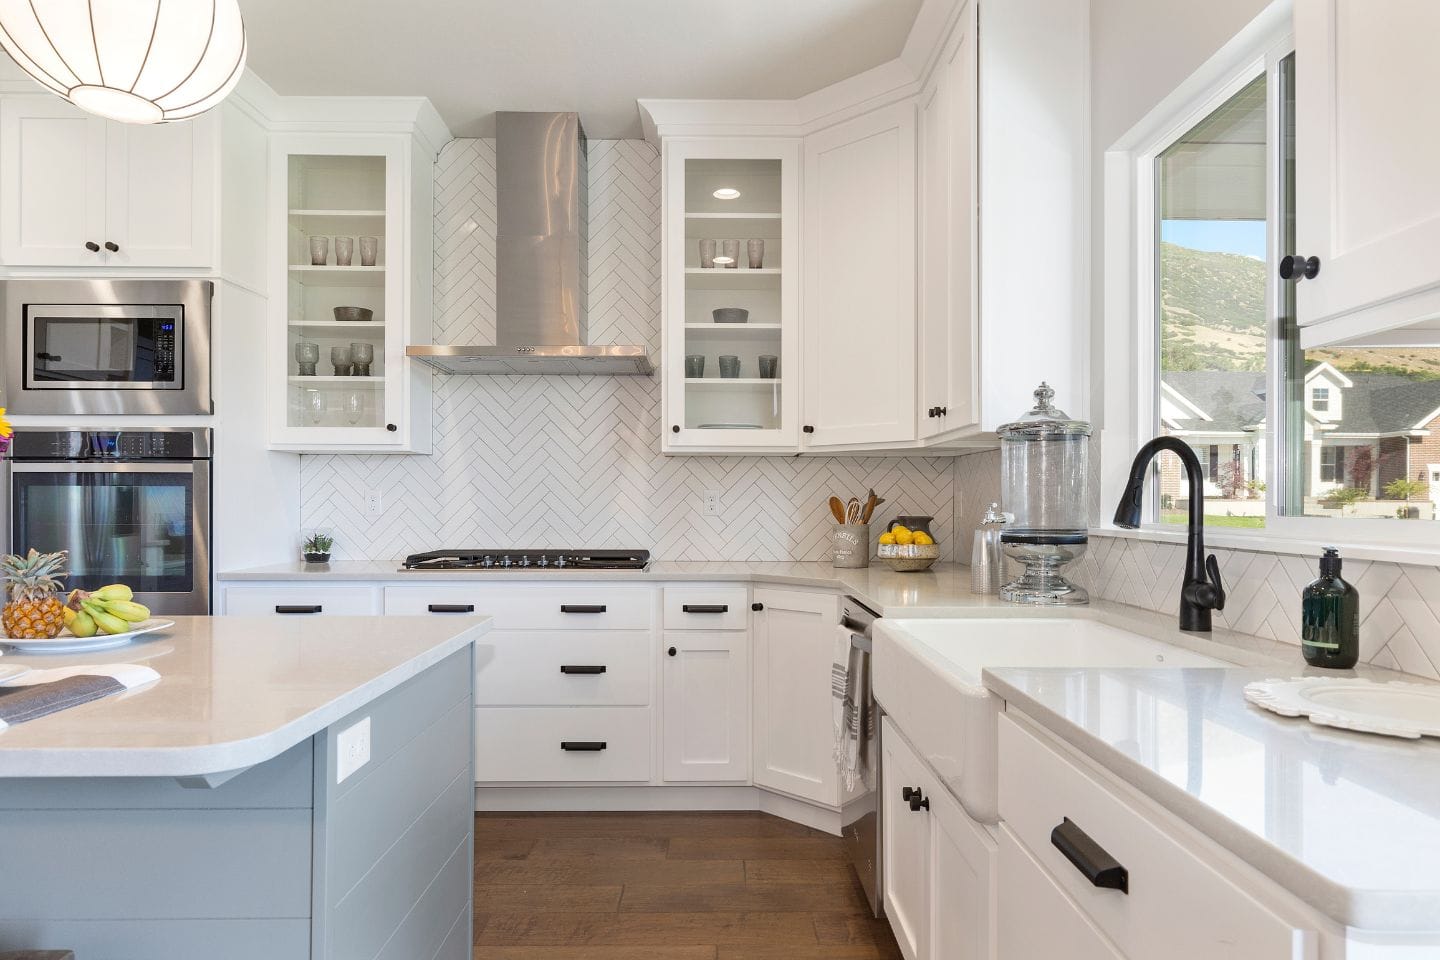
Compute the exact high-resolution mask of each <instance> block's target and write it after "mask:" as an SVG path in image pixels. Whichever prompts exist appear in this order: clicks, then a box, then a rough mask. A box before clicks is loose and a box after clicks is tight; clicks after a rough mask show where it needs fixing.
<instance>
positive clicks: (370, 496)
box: [365, 490, 385, 520]
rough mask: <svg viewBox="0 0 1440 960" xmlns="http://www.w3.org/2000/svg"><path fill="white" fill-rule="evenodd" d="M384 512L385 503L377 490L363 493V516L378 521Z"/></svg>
mask: <svg viewBox="0 0 1440 960" xmlns="http://www.w3.org/2000/svg"><path fill="white" fill-rule="evenodd" d="M384 512H385V501H384V499H383V498H382V497H381V495H380V491H379V490H366V491H365V516H367V517H369V518H370V519H371V520H379V519H380V515H381V514H382V513H384Z"/></svg>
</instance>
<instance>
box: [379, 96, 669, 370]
mask: <svg viewBox="0 0 1440 960" xmlns="http://www.w3.org/2000/svg"><path fill="white" fill-rule="evenodd" d="M495 119H496V129H495V173H496V181H497V192H498V197H497V205H496V213H497V223H496V235H495V308H496V315H495V340H496V345H495V346H493V347H491V346H451V345H442V344H422V345H416V346H409V347H406V348H405V354H406V356H411V357H416V358H418V359H420V360H423V361H425V362H426V363H428V364H430V365H431V366H433V367H437V368H439V369H440V370H444V371H445V372H446V373H466V374H491V375H496V374H505V375H513V374H569V375H573V374H608V375H629V376H636V375H639V376H648V375H650V374H651V373H653V372H654V368H653V367H652V366H651V364H650V355H649V352H648V351H647V350H646V348H645V347H644V346H642V345H635V344H616V345H605V346H591V345H590V344H589V343H588V342H587V340H588V334H589V327H588V324H587V318H586V291H585V288H586V280H587V276H588V270H587V262H586V240H587V234H588V227H587V224H586V220H587V216H588V204H587V202H586V199H587V198H586V193H587V189H588V187H587V180H588V172H589V171H588V168H587V165H586V143H585V131H584V130H583V129H582V128H581V126H580V116H579V114H576V113H516V112H501V113H497V114H496V115H495Z"/></svg>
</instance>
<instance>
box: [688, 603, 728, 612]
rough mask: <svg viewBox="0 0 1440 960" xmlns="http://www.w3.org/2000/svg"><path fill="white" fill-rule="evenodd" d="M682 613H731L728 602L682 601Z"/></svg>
mask: <svg viewBox="0 0 1440 960" xmlns="http://www.w3.org/2000/svg"><path fill="white" fill-rule="evenodd" d="M680 612H681V613H729V612H730V604H728V603H682V604H680Z"/></svg>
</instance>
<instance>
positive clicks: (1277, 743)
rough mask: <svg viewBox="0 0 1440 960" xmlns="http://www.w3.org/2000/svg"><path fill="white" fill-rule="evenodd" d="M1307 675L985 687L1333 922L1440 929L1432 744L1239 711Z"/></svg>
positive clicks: (1023, 680)
mask: <svg viewBox="0 0 1440 960" xmlns="http://www.w3.org/2000/svg"><path fill="white" fill-rule="evenodd" d="M1296 656H1297V657H1298V654H1297V655H1296ZM1304 673H1305V670H1304V664H1303V663H1298V662H1297V663H1296V665H1295V668H1294V669H1293V670H1291V671H1289V672H1285V671H1279V672H1277V671H1276V670H1274V669H1269V670H1266V669H1254V668H1233V669H1215V668H1209V669H1202V668H1196V669H1186V670H1134V669H1129V670H1122V669H1087V670H1059V669H1053V668H1051V669H1031V668H1026V669H994V670H986V671H985V672H984V678H985V682H986V685H987V686H988V687H989V688H990V689H991V690H992V691H994V692H995V693H996V694H998V695H999V696H1001V697H1003V698H1004V699H1005V700H1006V702H1007V704H1009V705H1010V706H1011V707H1012V708H1015V709H1018V710H1020V711H1021V712H1022V713H1024V714H1025V715H1026V716H1028V717H1030V718H1031V719H1033V720H1034V721H1035V722H1036V723H1038V724H1039V725H1040V726H1042V727H1043V728H1045V729H1047V730H1048V731H1050V732H1051V733H1053V734H1054V735H1055V736H1057V737H1058V738H1060V739H1062V740H1064V741H1067V742H1068V743H1070V744H1071V745H1073V746H1075V747H1076V748H1078V749H1079V750H1080V751H1081V752H1083V753H1085V754H1087V755H1088V756H1089V757H1091V758H1092V759H1093V760H1095V761H1096V762H1097V763H1099V764H1100V765H1101V766H1102V767H1105V768H1106V769H1108V770H1109V771H1110V772H1111V773H1113V774H1115V775H1116V776H1118V777H1120V778H1121V779H1122V780H1124V781H1126V782H1128V783H1129V784H1131V785H1132V786H1133V787H1135V788H1136V789H1137V790H1139V791H1140V792H1141V793H1143V794H1145V795H1146V796H1148V797H1150V798H1151V799H1153V800H1154V801H1156V802H1157V803H1159V804H1160V805H1161V806H1163V807H1165V808H1166V809H1168V810H1169V811H1170V812H1172V813H1174V814H1175V815H1176V816H1178V817H1180V818H1181V819H1183V820H1185V821H1186V822H1188V823H1190V824H1191V825H1192V826H1194V827H1195V828H1197V829H1198V830H1200V831H1201V832H1202V833H1204V834H1206V835H1207V836H1209V837H1210V838H1211V839H1213V840H1214V841H1216V842H1217V843H1219V844H1220V845H1221V846H1222V847H1225V848H1227V849H1228V850H1230V851H1231V852H1232V853H1234V854H1235V855H1236V856H1238V857H1240V858H1241V859H1242V860H1244V861H1246V862H1247V863H1249V864H1251V865H1252V866H1253V867H1255V868H1256V869H1258V870H1259V871H1261V872H1262V873H1263V874H1265V875H1266V876H1268V877H1270V878H1271V879H1272V880H1274V881H1275V882H1276V883H1278V884H1279V885H1280V886H1282V887H1284V888H1286V889H1288V890H1290V891H1291V892H1292V893H1294V894H1295V895H1297V896H1298V897H1300V898H1301V899H1303V900H1305V901H1306V902H1307V903H1309V904H1311V905H1312V906H1314V907H1315V908H1316V909H1317V910H1319V911H1320V912H1322V913H1324V914H1326V915H1327V916H1329V917H1331V918H1333V919H1334V920H1336V921H1337V922H1339V923H1342V924H1347V925H1349V926H1353V927H1361V928H1369V929H1375V930H1430V931H1433V930H1436V929H1440V856H1437V851H1440V740H1435V739H1424V740H1420V741H1413V740H1398V739H1394V738H1390V737H1380V736H1374V735H1368V734H1362V733H1353V732H1350V731H1345V730H1332V729H1328V728H1322V727H1316V726H1314V725H1312V724H1311V723H1310V722H1309V721H1307V720H1305V719H1303V718H1297V719H1287V718H1284V717H1279V716H1277V715H1275V714H1272V713H1269V712H1267V711H1264V710H1261V709H1260V708H1258V707H1254V706H1251V705H1250V704H1248V703H1246V702H1245V698H1244V695H1243V693H1242V691H1243V688H1244V686H1245V684H1246V683H1249V682H1250V681H1252V680H1263V679H1267V678H1273V677H1276V676H1300V675H1302V674H1304ZM1406 679H1407V680H1409V679H1413V678H1409V677H1407V678H1406ZM1002 763H1003V758H1002ZM1002 815H1003V811H1002Z"/></svg>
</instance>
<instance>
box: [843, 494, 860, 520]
mask: <svg viewBox="0 0 1440 960" xmlns="http://www.w3.org/2000/svg"><path fill="white" fill-rule="evenodd" d="M845 522H846V523H859V522H860V498H859V497H851V498H850V501H849V502H848V503H846V504H845Z"/></svg>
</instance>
